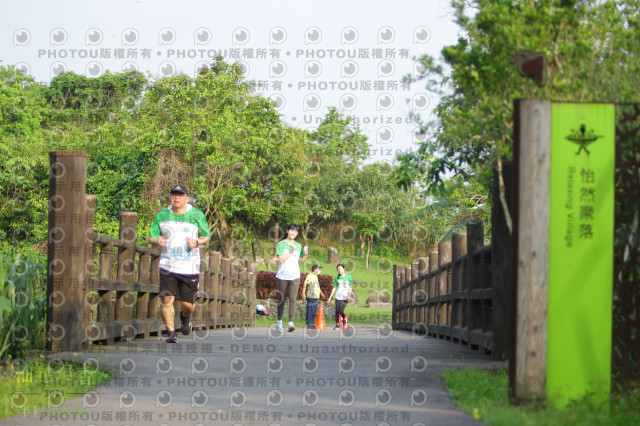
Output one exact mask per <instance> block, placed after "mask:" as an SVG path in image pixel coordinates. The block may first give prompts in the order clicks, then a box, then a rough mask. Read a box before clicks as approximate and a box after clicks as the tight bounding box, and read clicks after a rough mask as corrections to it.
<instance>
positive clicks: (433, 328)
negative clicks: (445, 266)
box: [427, 251, 438, 337]
mask: <svg viewBox="0 0 640 426" xmlns="http://www.w3.org/2000/svg"><path fill="white" fill-rule="evenodd" d="M437 270H438V252H437V251H431V252H429V282H428V283H427V285H428V286H429V290H428V294H427V297H428V299H429V302H428V305H427V306H428V308H427V317H428V318H427V322H428V324H429V327H428V329H429V334H430V335H432V336H434V337H435V336H437V334H438V330H437V327H438V324H437V321H438V320H437V315H436V307H437V306H438V305H437V302H436V300H437V296H438V289H437V285H436V283H437V274H436V271H437Z"/></svg>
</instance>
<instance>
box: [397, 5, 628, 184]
mask: <svg viewBox="0 0 640 426" xmlns="http://www.w3.org/2000/svg"><path fill="white" fill-rule="evenodd" d="M452 3H453V5H454V7H455V17H456V22H457V23H458V24H459V25H460V26H461V27H462V29H463V30H464V32H465V35H464V36H461V37H460V38H459V39H458V42H457V44H455V45H453V46H447V47H445V48H444V49H443V50H442V52H441V53H442V60H443V63H442V64H440V63H438V62H437V61H436V60H435V59H434V58H432V57H429V56H423V57H421V58H419V61H420V62H421V63H422V65H423V69H424V72H423V73H422V75H421V76H419V78H418V79H417V80H424V81H426V84H427V89H429V90H431V91H433V92H435V93H437V94H439V95H442V97H441V99H440V102H439V103H438V106H437V107H436V115H437V120H435V121H434V122H431V123H423V125H424V127H425V131H426V132H427V134H428V135H429V136H430V137H429V138H427V141H425V142H423V143H422V144H421V146H420V149H419V150H418V151H417V152H416V153H413V154H408V155H406V156H404V157H402V159H401V161H402V166H403V167H402V172H401V173H400V174H399V178H400V179H399V180H400V181H401V183H402V184H404V185H405V186H408V185H410V184H411V183H412V182H415V181H419V182H424V183H425V184H426V185H428V186H430V187H441V186H442V185H443V179H444V177H445V176H448V175H449V174H451V173H453V174H460V175H462V176H465V177H470V176H477V177H478V178H479V179H480V180H481V182H484V184H485V186H486V188H488V187H489V185H488V183H489V182H490V177H491V174H490V173H491V167H492V164H493V162H494V161H495V160H496V159H497V158H499V157H501V158H502V159H509V158H510V157H511V146H512V130H513V129H512V121H513V118H512V115H513V111H512V109H513V106H512V105H513V100H514V99H517V98H536V99H551V100H555V101H579V102H634V101H637V99H638V95H639V94H640V92H639V91H640V73H638V70H640V48H639V46H640V38H639V37H640V35H639V34H640V32H639V31H638V23H639V22H640V21H639V17H640V7H638V6H639V3H638V1H637V0H623V1H607V2H596V1H594V0H585V1H580V2H571V1H568V2H567V1H557V0H542V1H535V2H533V1H531V2H529V1H515V2H514V1H512V0H499V1H487V0H478V1H474V2H467V1H462V0H454V1H453V2H452ZM520 50H530V51H534V52H542V53H543V54H544V55H545V56H546V58H547V61H548V64H549V65H548V75H549V79H548V82H547V84H546V85H544V86H540V85H538V84H537V83H536V82H534V80H533V79H531V78H528V77H526V76H523V75H521V74H520V73H519V72H518V67H517V65H516V64H515V63H513V60H514V58H515V57H516V53H517V52H518V51H520ZM407 79H408V80H413V79H412V78H410V77H407ZM485 192H488V190H487V191H485Z"/></svg>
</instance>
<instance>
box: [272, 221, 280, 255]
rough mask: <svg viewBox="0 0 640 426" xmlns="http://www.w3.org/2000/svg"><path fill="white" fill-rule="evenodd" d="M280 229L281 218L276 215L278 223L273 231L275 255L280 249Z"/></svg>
mask: <svg viewBox="0 0 640 426" xmlns="http://www.w3.org/2000/svg"><path fill="white" fill-rule="evenodd" d="M279 231H280V219H278V218H277V217H276V225H275V226H274V231H273V256H274V257H275V256H276V251H277V250H278V239H279V238H278V237H279V235H278V233H279Z"/></svg>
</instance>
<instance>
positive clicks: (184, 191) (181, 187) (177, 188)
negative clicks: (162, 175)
mask: <svg viewBox="0 0 640 426" xmlns="http://www.w3.org/2000/svg"><path fill="white" fill-rule="evenodd" d="M176 192H180V193H182V194H186V195H189V190H188V189H187V187H186V186H184V185H176V186H174V187H173V188H171V191H169V193H170V194H173V193H176Z"/></svg>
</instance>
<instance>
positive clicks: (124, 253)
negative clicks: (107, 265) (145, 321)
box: [116, 212, 138, 339]
mask: <svg viewBox="0 0 640 426" xmlns="http://www.w3.org/2000/svg"><path fill="white" fill-rule="evenodd" d="M137 228H138V215H137V213H134V212H120V231H119V234H120V236H119V238H120V239H121V240H123V241H124V242H125V243H126V244H127V247H126V248H120V249H119V250H118V281H123V282H126V283H127V288H126V289H124V290H119V291H116V321H118V322H119V323H120V326H121V327H122V333H123V334H122V337H123V338H124V339H132V338H134V337H135V333H136V331H134V330H133V328H132V327H133V304H134V293H133V282H134V280H135V272H136V262H135V256H136V249H135V246H136V237H137Z"/></svg>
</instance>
